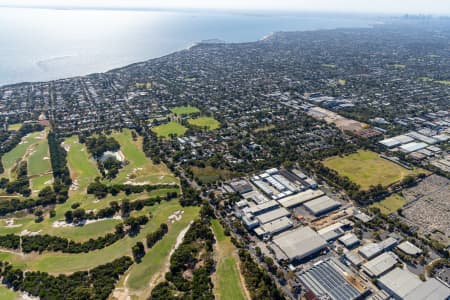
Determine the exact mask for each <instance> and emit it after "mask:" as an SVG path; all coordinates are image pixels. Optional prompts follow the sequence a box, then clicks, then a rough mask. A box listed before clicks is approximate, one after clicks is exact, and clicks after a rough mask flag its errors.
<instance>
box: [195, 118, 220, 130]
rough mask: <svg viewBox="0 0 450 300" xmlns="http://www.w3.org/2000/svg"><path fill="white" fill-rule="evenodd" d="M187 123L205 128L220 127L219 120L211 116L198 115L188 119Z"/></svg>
mask: <svg viewBox="0 0 450 300" xmlns="http://www.w3.org/2000/svg"><path fill="white" fill-rule="evenodd" d="M188 123H189V125H193V126H197V127H200V128H206V129H207V130H214V129H218V128H219V127H220V123H219V121H217V120H216V119H214V118H212V117H200V118H195V119H189V120H188Z"/></svg>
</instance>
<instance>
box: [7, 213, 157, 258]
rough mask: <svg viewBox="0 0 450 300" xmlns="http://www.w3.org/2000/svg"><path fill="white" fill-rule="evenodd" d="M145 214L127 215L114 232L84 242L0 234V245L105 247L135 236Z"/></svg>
mask: <svg viewBox="0 0 450 300" xmlns="http://www.w3.org/2000/svg"><path fill="white" fill-rule="evenodd" d="M148 220H149V219H148V217H147V216H139V217H136V218H134V217H129V218H128V219H126V220H125V222H124V223H123V224H117V225H116V229H115V232H114V233H108V234H106V235H105V236H101V237H98V238H96V239H89V240H88V241H86V242H83V243H78V242H74V241H72V240H69V239H67V238H63V237H58V236H51V235H48V234H45V235H33V236H22V237H21V236H18V235H14V234H8V235H4V236H0V247H2V248H8V249H13V250H18V249H19V248H20V247H21V248H22V252H24V253H30V252H39V253H42V252H43V251H51V252H64V253H82V252H86V253H87V252H89V251H94V250H98V249H102V248H105V247H107V246H109V245H112V244H113V243H115V242H117V241H118V240H120V239H122V238H123V237H125V235H126V234H128V235H130V236H135V235H137V234H138V233H139V231H140V229H141V226H143V225H145V224H146V223H147V222H148Z"/></svg>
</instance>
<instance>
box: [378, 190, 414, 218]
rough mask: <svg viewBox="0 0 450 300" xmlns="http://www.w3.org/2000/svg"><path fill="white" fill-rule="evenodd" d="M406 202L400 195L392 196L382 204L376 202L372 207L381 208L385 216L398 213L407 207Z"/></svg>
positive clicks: (381, 202)
mask: <svg viewBox="0 0 450 300" xmlns="http://www.w3.org/2000/svg"><path fill="white" fill-rule="evenodd" d="M405 203H406V200H405V198H403V197H402V196H400V195H398V194H394V195H391V196H389V197H387V198H386V199H383V200H382V201H380V202H376V203H374V204H372V205H371V207H376V208H379V209H380V211H381V213H382V214H384V215H389V214H391V213H395V212H397V210H398V209H399V208H402V207H403V205H405Z"/></svg>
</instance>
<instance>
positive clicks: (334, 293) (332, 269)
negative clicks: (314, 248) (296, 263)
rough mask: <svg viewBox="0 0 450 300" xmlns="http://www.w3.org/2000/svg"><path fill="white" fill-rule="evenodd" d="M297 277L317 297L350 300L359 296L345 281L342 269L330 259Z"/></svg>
mask: <svg viewBox="0 0 450 300" xmlns="http://www.w3.org/2000/svg"><path fill="white" fill-rule="evenodd" d="M298 277H299V279H300V281H301V282H302V283H303V284H304V285H305V286H306V287H307V288H308V289H310V290H311V291H312V292H313V293H314V294H315V295H316V296H318V297H324V296H328V297H330V298H331V299H333V300H352V299H356V298H358V297H359V296H360V295H361V293H360V292H359V291H358V290H357V289H356V288H355V287H354V286H352V285H351V284H350V283H349V282H348V281H347V280H346V279H345V277H344V274H343V270H342V268H341V267H340V266H339V265H338V264H337V263H336V262H335V261H334V260H332V259H329V260H326V261H324V262H322V263H320V264H318V265H315V266H313V267H312V268H310V269H309V270H307V271H305V272H303V273H301V274H300V275H298Z"/></svg>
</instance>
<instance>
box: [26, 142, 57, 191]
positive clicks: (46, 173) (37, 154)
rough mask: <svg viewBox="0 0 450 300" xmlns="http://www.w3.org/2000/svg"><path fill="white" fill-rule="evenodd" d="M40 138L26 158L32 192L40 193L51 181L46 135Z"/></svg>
mask: <svg viewBox="0 0 450 300" xmlns="http://www.w3.org/2000/svg"><path fill="white" fill-rule="evenodd" d="M41 137H42V138H41V139H39V140H37V141H38V142H37V143H36V144H35V145H34V146H33V150H32V152H31V153H29V156H28V176H30V177H31V179H30V183H31V189H32V190H33V191H36V192H38V191H40V190H41V189H43V188H44V187H46V186H48V185H50V184H51V183H52V180H53V175H52V174H50V172H51V171H52V165H51V163H50V153H49V150H48V142H47V135H46V134H44V135H42V136H41Z"/></svg>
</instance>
